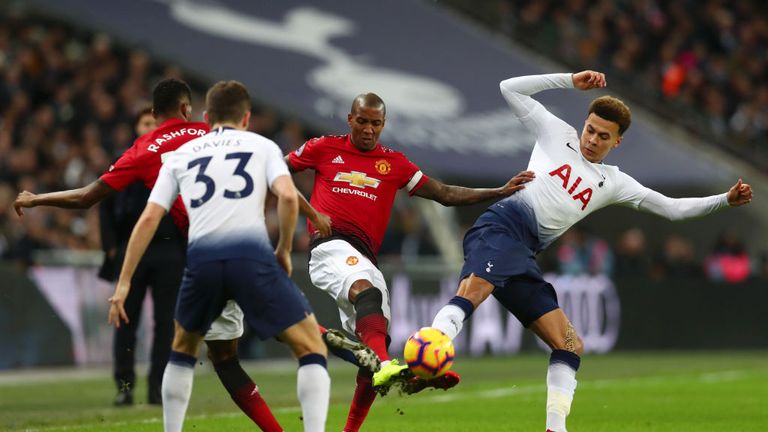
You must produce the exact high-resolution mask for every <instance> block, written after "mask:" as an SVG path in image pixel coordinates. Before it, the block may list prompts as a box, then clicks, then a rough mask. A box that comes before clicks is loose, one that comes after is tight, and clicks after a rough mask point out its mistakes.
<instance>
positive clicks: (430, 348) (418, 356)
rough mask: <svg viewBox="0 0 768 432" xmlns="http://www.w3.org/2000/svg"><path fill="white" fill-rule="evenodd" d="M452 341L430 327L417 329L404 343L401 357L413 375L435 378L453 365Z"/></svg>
mask: <svg viewBox="0 0 768 432" xmlns="http://www.w3.org/2000/svg"><path fill="white" fill-rule="evenodd" d="M453 357H454V350H453V342H451V338H449V337H448V336H447V335H446V334H445V333H443V332H441V331H440V330H438V329H436V328H432V327H424V328H422V329H421V330H419V331H417V332H416V333H414V334H413V335H411V337H409V338H408V341H407V342H406V343H405V352H404V353H403V358H405V362H406V363H407V364H408V368H410V369H411V372H413V373H414V374H415V375H417V376H420V377H422V378H435V377H439V376H440V375H442V374H444V373H446V372H447V371H448V369H450V368H451V365H453Z"/></svg>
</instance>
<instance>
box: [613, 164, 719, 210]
mask: <svg viewBox="0 0 768 432" xmlns="http://www.w3.org/2000/svg"><path fill="white" fill-rule="evenodd" d="M619 179H620V180H619V183H620V184H619V196H618V198H617V200H616V203H617V204H622V205H625V206H627V207H632V208H634V209H636V210H640V211H643V212H646V213H652V214H655V215H658V216H661V217H663V218H666V219H669V220H673V221H676V220H683V219H689V218H694V217H699V216H705V215H708V214H710V213H712V212H715V211H717V210H720V209H722V208H725V207H728V197H727V194H726V193H723V194H720V195H712V196H708V197H702V198H670V197H668V196H665V195H663V194H661V193H659V192H656V191H655V190H653V189H650V188H647V187H645V186H643V185H641V184H640V183H639V182H638V181H637V180H635V179H633V178H632V177H630V176H628V175H627V174H624V173H619Z"/></svg>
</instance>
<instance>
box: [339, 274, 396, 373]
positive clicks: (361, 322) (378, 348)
mask: <svg viewBox="0 0 768 432" xmlns="http://www.w3.org/2000/svg"><path fill="white" fill-rule="evenodd" d="M384 289H386V288H384ZM347 298H348V299H349V302H350V303H351V304H352V305H353V307H354V310H355V333H357V335H358V337H360V340H362V341H363V343H364V344H366V345H368V346H369V347H370V348H371V349H372V350H373V352H375V353H376V355H378V356H379V359H380V360H381V361H382V362H387V361H388V360H389V353H388V352H387V345H388V344H387V329H388V327H389V320H388V319H387V317H385V316H384V310H383V303H384V294H383V292H382V289H381V288H378V287H375V286H373V282H371V281H370V280H368V279H357V280H355V281H354V282H352V284H351V285H350V287H349V289H348V295H347Z"/></svg>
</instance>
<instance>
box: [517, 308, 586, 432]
mask: <svg viewBox="0 0 768 432" xmlns="http://www.w3.org/2000/svg"><path fill="white" fill-rule="evenodd" d="M529 328H530V329H531V330H532V331H533V332H534V333H536V335H537V336H538V337H540V338H541V340H543V341H544V342H545V343H546V344H547V345H549V347H550V348H552V354H551V355H550V358H549V368H548V370H547V429H548V430H550V431H553V432H566V428H565V419H566V417H567V416H568V414H569V413H570V411H571V402H572V401H573V395H574V392H575V391H576V371H578V370H579V365H580V364H581V354H582V351H583V345H582V342H581V338H579V336H578V334H576V330H575V329H574V328H573V325H572V324H571V322H570V321H569V320H568V317H566V316H565V313H563V311H562V309H555V310H553V311H551V312H548V313H546V314H544V315H542V316H541V317H540V318H539V319H537V320H536V321H534V322H533V323H531V325H530V327H529Z"/></svg>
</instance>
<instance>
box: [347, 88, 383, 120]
mask: <svg viewBox="0 0 768 432" xmlns="http://www.w3.org/2000/svg"><path fill="white" fill-rule="evenodd" d="M357 107H366V108H375V109H380V110H381V113H382V114H384V116H385V117H386V115H387V106H386V105H385V104H384V100H383V99H381V98H380V97H379V95H377V94H376V93H361V94H359V95H357V97H355V99H353V100H352V107H351V108H350V109H349V112H351V113H354V112H355V108H357Z"/></svg>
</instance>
